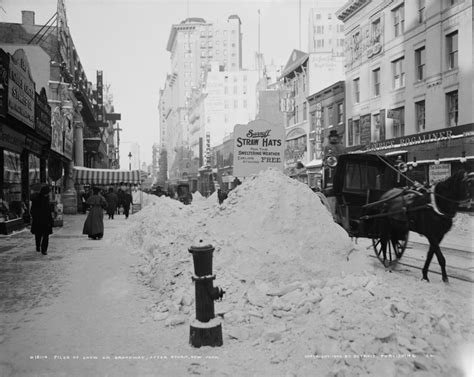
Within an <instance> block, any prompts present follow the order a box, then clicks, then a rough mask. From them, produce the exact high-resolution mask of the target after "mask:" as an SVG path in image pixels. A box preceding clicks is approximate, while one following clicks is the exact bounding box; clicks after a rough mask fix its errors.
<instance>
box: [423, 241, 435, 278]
mask: <svg viewBox="0 0 474 377" xmlns="http://www.w3.org/2000/svg"><path fill="white" fill-rule="evenodd" d="M433 255H434V250H433V246H432V244H431V241H430V248H429V249H428V254H427V255H426V261H425V265H424V266H423V270H421V271H422V274H423V278H422V279H423V280H426V281H430V279H428V268H429V267H430V263H431V259H433Z"/></svg>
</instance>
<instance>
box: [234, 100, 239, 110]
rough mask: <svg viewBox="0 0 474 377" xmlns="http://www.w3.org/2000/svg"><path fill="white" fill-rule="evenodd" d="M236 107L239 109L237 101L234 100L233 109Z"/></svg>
mask: <svg viewBox="0 0 474 377" xmlns="http://www.w3.org/2000/svg"><path fill="white" fill-rule="evenodd" d="M237 107H239V103H238V101H237V100H236V99H235V100H234V109H236V108H237Z"/></svg>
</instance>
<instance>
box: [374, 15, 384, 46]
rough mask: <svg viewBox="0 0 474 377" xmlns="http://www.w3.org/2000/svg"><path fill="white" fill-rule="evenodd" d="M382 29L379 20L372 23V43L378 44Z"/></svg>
mask: <svg viewBox="0 0 474 377" xmlns="http://www.w3.org/2000/svg"><path fill="white" fill-rule="evenodd" d="M381 35H382V28H381V26H380V18H377V19H376V20H375V21H373V22H372V43H380V37H381Z"/></svg>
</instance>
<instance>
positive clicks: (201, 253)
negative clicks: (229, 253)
mask: <svg viewBox="0 0 474 377" xmlns="http://www.w3.org/2000/svg"><path fill="white" fill-rule="evenodd" d="M188 250H189V252H190V253H191V254H193V262H194V276H193V278H192V279H193V281H194V285H195V290H196V319H195V320H193V321H192V322H191V326H190V334H189V343H190V344H191V345H192V346H194V347H201V346H211V347H216V346H222V344H223V341H222V324H221V321H220V320H219V319H217V318H215V314H214V300H218V299H222V296H223V295H224V293H225V292H224V291H223V290H222V289H221V288H219V287H214V286H213V280H214V279H215V278H216V275H213V274H212V253H213V252H214V247H213V246H212V245H204V244H203V242H202V240H200V241H199V245H198V246H191V247H190V248H189V249H188Z"/></svg>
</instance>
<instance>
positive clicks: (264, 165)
mask: <svg viewBox="0 0 474 377" xmlns="http://www.w3.org/2000/svg"><path fill="white" fill-rule="evenodd" d="M233 142H234V164H233V175H234V176H236V177H247V176H249V175H252V174H257V173H259V172H260V171H263V170H266V169H268V168H270V167H271V168H275V169H279V170H281V171H283V169H284V157H285V128H284V127H283V126H275V125H272V124H271V123H269V122H267V121H265V120H254V121H252V122H249V123H248V124H237V125H236V126H235V127H234V140H233Z"/></svg>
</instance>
